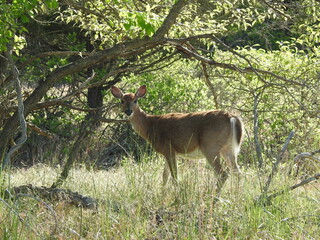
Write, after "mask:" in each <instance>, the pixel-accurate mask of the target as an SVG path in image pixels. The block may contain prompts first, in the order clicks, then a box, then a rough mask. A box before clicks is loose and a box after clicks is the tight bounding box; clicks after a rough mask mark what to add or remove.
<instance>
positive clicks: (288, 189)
mask: <svg viewBox="0 0 320 240" xmlns="http://www.w3.org/2000/svg"><path fill="white" fill-rule="evenodd" d="M318 179H320V173H317V174H315V175H314V176H313V177H310V178H307V179H305V180H303V181H301V182H300V183H298V184H295V185H293V186H290V187H286V188H285V189H283V190H279V191H276V192H275V193H273V194H271V195H269V196H266V198H265V201H266V202H267V203H268V202H270V200H271V199H272V198H274V197H277V196H279V195H281V194H284V193H285V192H288V191H291V190H294V189H296V188H298V187H301V186H303V185H306V184H308V183H310V182H313V181H316V180H318Z"/></svg>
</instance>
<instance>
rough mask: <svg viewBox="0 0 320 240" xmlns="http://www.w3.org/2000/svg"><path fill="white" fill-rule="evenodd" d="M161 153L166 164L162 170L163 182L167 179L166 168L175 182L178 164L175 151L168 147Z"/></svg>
mask: <svg viewBox="0 0 320 240" xmlns="http://www.w3.org/2000/svg"><path fill="white" fill-rule="evenodd" d="M163 155H164V157H165V159H166V165H165V167H164V171H163V183H164V184H165V182H166V181H167V180H168V175H169V174H168V172H169V171H168V170H170V174H171V176H172V178H173V181H174V182H175V183H176V182H177V180H178V166H177V159H176V154H175V151H174V150H173V149H172V148H171V147H170V148H169V149H168V151H165V153H164V154H163Z"/></svg>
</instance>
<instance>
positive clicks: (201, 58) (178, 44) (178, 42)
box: [166, 34, 306, 87]
mask: <svg viewBox="0 0 320 240" xmlns="http://www.w3.org/2000/svg"><path fill="white" fill-rule="evenodd" d="M198 37H199V38H211V39H214V40H215V41H218V42H219V43H222V44H223V46H224V47H226V48H227V50H228V51H230V52H231V53H233V54H235V55H237V56H238V57H240V58H242V59H244V60H245V61H246V62H248V64H249V65H250V67H246V68H241V67H238V66H236V65H234V64H228V63H220V62H216V61H215V60H213V59H209V58H206V57H204V56H202V55H200V54H198V53H196V52H194V51H192V50H190V49H188V48H187V47H184V46H182V43H184V42H185V41H187V39H193V38H186V39H178V40H175V39H166V42H167V43H168V44H170V45H173V46H175V47H176V48H177V49H179V50H181V51H182V52H183V53H185V54H186V55H188V56H189V57H193V58H195V59H196V60H199V61H201V62H204V63H206V64H209V65H212V66H215V67H219V68H223V69H229V70H233V71H237V72H240V73H256V74H257V76H258V77H259V79H260V80H262V81H263V82H266V81H265V80H264V79H263V78H262V77H261V76H260V75H259V74H265V75H269V76H272V77H275V78H277V79H280V80H282V81H284V82H287V83H290V84H295V85H299V86H304V87H305V86H306V85H305V84H302V83H299V82H297V81H294V80H292V79H287V78H285V77H283V76H279V75H277V74H275V73H273V72H270V71H267V70H262V69H258V68H254V67H253V66H252V65H251V63H250V61H249V60H248V59H247V58H246V57H244V56H242V55H241V54H239V53H237V52H236V51H234V50H232V49H231V48H230V47H229V46H227V45H225V44H224V43H223V42H221V40H219V39H218V38H216V37H214V36H213V35H212V34H205V35H199V36H198ZM268 84H273V85H276V84H274V83H268Z"/></svg>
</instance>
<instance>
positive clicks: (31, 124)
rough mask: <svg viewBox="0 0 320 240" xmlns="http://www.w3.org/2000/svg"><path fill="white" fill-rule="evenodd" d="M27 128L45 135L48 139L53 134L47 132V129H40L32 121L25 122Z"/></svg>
mask: <svg viewBox="0 0 320 240" xmlns="http://www.w3.org/2000/svg"><path fill="white" fill-rule="evenodd" d="M27 125H28V128H30V129H32V130H33V131H35V132H37V133H38V134H40V135H42V136H45V137H47V138H49V139H52V138H53V135H52V134H51V133H49V132H48V131H45V130H42V129H41V128H39V127H38V126H36V125H34V124H33V123H29V122H27Z"/></svg>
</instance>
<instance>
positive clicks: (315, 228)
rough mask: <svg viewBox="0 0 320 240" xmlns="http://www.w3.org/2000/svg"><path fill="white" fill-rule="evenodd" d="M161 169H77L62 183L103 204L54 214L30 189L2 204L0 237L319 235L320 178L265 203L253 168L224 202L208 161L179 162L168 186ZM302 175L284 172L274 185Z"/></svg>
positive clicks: (23, 178)
mask: <svg viewBox="0 0 320 240" xmlns="http://www.w3.org/2000/svg"><path fill="white" fill-rule="evenodd" d="M162 168H163V160H162V159H160V160H156V161H149V162H144V163H141V164H133V163H131V162H130V161H127V162H126V163H125V164H124V165H123V166H122V167H119V168H117V169H114V170H111V171H95V170H86V169H85V168H84V167H81V166H80V167H77V168H74V169H73V170H72V172H71V174H70V177H69V178H68V179H67V181H66V182H65V183H64V185H63V186H62V187H63V188H68V189H71V190H73V191H78V192H79V193H81V194H83V195H87V196H91V197H95V198H99V199H103V200H105V202H104V203H103V204H101V205H100V206H99V207H98V208H97V209H81V208H77V207H75V206H71V205H69V204H67V203H64V202H52V203H47V204H49V205H50V206H51V207H52V208H53V210H54V212H55V214H56V220H55V218H54V215H53V214H52V212H50V211H49V210H48V208H47V207H46V205H45V204H44V203H41V202H39V201H38V200H37V199H34V198H32V197H30V196H28V197H21V198H19V199H18V200H6V202H7V203H8V204H9V205H10V206H11V207H12V210H10V209H9V208H8V207H6V206H5V204H4V203H3V202H1V203H0V239H44V238H46V239H320V231H319V222H320V204H319V201H320V190H319V187H320V186H319V183H316V182H314V183H311V184H309V185H308V186H305V187H301V188H298V189H296V190H294V191H291V192H287V193H285V194H283V195H281V196H278V197H277V198H275V199H274V200H273V201H272V204H271V205H268V206H261V205H257V204H255V201H254V200H255V198H256V197H257V196H259V194H260V182H259V179H261V177H260V178H258V176H257V172H256V171H255V170H253V169H247V170H246V174H245V175H243V176H242V177H241V178H240V179H233V180H231V179H229V180H228V181H227V183H226V185H225V187H224V189H223V192H222V195H221V198H220V201H219V202H218V203H216V204H213V198H214V197H215V182H216V179H215V177H214V174H213V172H212V171H211V170H210V169H209V168H208V167H207V166H206V164H205V163H204V162H184V163H181V164H180V166H179V174H180V175H179V177H180V179H179V186H178V187H173V186H172V184H170V183H168V185H167V186H165V187H163V186H162V179H161V178H162ZM59 172H60V169H58V168H52V167H48V166H44V165H37V166H34V167H32V168H30V169H27V170H23V169H20V170H14V171H12V172H11V174H10V181H9V178H8V176H3V178H4V179H6V181H5V183H2V184H3V185H4V186H3V187H8V184H9V183H10V186H11V187H12V186H19V185H23V184H33V185H36V186H50V185H51V184H52V182H53V181H54V180H55V179H56V178H57V176H58V174H59ZM262 179H264V177H262ZM264 181H265V180H264ZM264 181H263V182H264ZM296 181H297V180H295V179H293V178H292V179H291V178H289V177H287V176H285V175H284V174H281V173H280V174H279V175H277V176H276V178H275V179H274V180H273V182H272V185H271V188H272V187H273V188H277V189H279V188H282V187H285V186H288V185H293V184H294V183H295V182H296ZM13 210H14V211H15V212H16V213H18V214H19V217H20V218H21V219H23V220H24V223H22V222H21V220H19V218H18V217H17V215H16V214H14V213H13ZM56 221H57V224H56ZM56 227H57V229H56V231H55V234H54V235H53V236H51V235H50V234H51V233H52V231H53V230H54V229H55V228H56Z"/></svg>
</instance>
